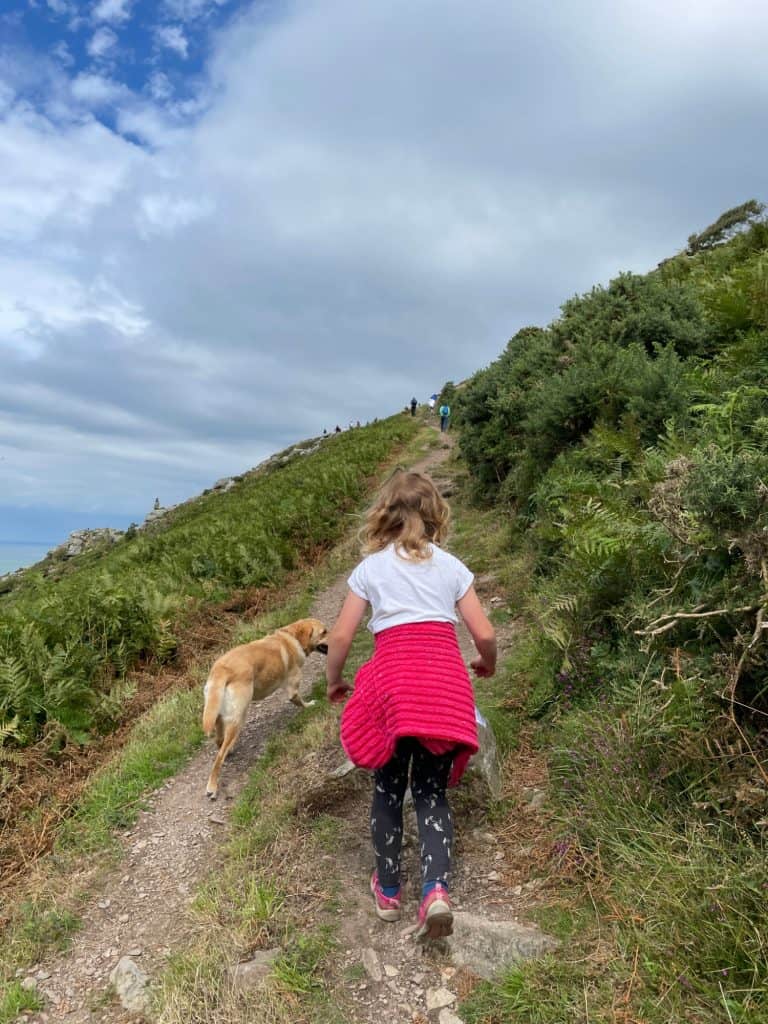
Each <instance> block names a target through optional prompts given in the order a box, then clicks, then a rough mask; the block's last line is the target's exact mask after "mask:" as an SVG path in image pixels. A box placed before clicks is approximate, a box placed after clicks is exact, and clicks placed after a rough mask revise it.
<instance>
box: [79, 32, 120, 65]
mask: <svg viewBox="0 0 768 1024" xmlns="http://www.w3.org/2000/svg"><path fill="white" fill-rule="evenodd" d="M116 43H117V35H116V34H115V33H114V32H113V31H112V29H111V28H97V29H96V31H95V32H94V33H93V35H92V36H91V38H90V40H89V41H88V44H87V46H86V49H87V51H88V53H89V54H90V56H91V57H94V58H96V59H97V60H98V59H99V58H101V57H105V56H106V55H107V54H108V53H110V51H111V50H113V49H114V47H115V45H116Z"/></svg>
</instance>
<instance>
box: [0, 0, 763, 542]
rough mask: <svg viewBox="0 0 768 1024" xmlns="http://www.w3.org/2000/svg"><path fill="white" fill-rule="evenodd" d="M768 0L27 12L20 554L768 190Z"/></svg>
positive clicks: (35, 1)
mask: <svg viewBox="0 0 768 1024" xmlns="http://www.w3.org/2000/svg"><path fill="white" fill-rule="evenodd" d="M766 33H768V5H766V4H764V2H763V0H759V2H758V0H727V2H726V0H697V2H696V3H695V4H693V3H690V2H689V0H685V2H683V0H610V2H608V0H537V2H536V3H535V4H530V3H529V4H521V3H515V2H513V0H473V2H472V3H467V2H466V0H388V2H387V3H386V4H381V3H366V2H361V0H300V2H299V0H297V2H288V0H257V2H243V0H86V2H76V0H0V541H10V540H41V541H50V542H51V543H53V542H56V541H59V540H61V539H63V537H64V536H66V534H67V533H68V532H70V531H71V530H73V529H76V528H80V527H86V526H106V525H111V526H121V525H127V523H128V522H130V521H140V520H141V519H142V518H143V516H144V514H145V513H146V511H147V510H148V509H149V508H150V507H151V504H152V502H153V500H154V499H155V497H159V498H160V500H161V501H162V502H163V503H172V502H176V501H179V500H183V499H184V498H186V497H188V496H190V495H192V494H195V493H198V492H199V491H200V490H201V489H202V488H203V487H206V486H209V485H210V484H211V483H212V482H213V481H215V480H216V479H217V478H219V477H223V476H226V475H229V474H233V473H238V472H242V471H243V470H245V469H247V468H248V467H250V466H253V465H255V464H257V463H258V462H259V461H261V460H262V459H263V458H265V457H266V456H267V455H268V454H270V453H271V452H274V451H276V450H278V449H280V448H282V447H285V446H286V445H287V444H290V443H292V442H294V441H296V440H298V439H301V438H304V437H309V436H312V435H315V434H318V433H321V432H322V430H323V428H327V429H329V430H331V429H333V427H334V426H335V425H336V424H337V423H340V424H341V425H342V426H345V425H346V424H347V423H349V421H350V420H357V419H360V420H362V421H367V420H369V419H372V418H373V417H375V416H385V415H388V414H389V413H391V412H393V411H395V410H396V409H398V408H401V407H402V406H404V405H405V404H406V403H407V402H408V401H409V400H410V398H411V396H412V395H415V396H417V397H418V398H420V399H426V397H427V396H428V395H429V394H431V393H432V392H433V391H435V390H438V389H439V387H440V386H441V385H442V383H443V382H444V381H446V380H454V381H458V380H461V379H463V378H465V377H466V376H468V375H470V374H471V373H472V372H474V371H475V370H476V369H479V368H480V367H482V366H484V365H487V364H488V363H489V362H490V361H491V360H492V359H494V358H495V357H496V356H497V355H498V354H499V353H500V352H501V350H502V349H503V347H504V345H505V343H506V341H507V339H508V338H509V337H510V336H511V335H513V334H514V333H515V332H516V331H517V330H518V329H519V328H520V327H521V326H524V325H527V324H542V325H543V324H546V323H548V322H549V321H551V320H552V319H553V318H554V317H555V316H557V313H558V308H559V306H560V304H561V303H562V302H563V301H565V300H566V299H567V298H569V297H570V296H572V295H574V294H576V293H579V292H582V291H585V290H587V289H589V288H591V287H592V285H594V284H596V283H599V282H602V283H607V281H608V280H609V279H610V278H611V277H613V276H615V275H616V274H617V273H619V272H621V271H623V270H634V271H638V272H644V271H646V270H648V269H650V268H652V267H653V266H655V265H656V264H657V263H658V262H659V261H660V260H661V259H663V258H665V257H667V256H669V255H671V254H672V253H674V252H676V251H678V250H680V249H681V248H682V247H683V246H684V245H685V241H686V239H687V237H688V235H690V234H691V233H692V232H693V231H696V230H699V229H701V228H702V227H704V226H705V225H706V224H708V223H711V222H712V221H713V220H714V219H715V218H716V217H717V216H718V215H719V213H721V212H722V211H723V210H724V209H726V208H728V207H730V206H734V205H736V204H738V203H741V202H743V201H744V200H746V199H748V198H752V197H754V198H757V199H762V200H765V199H768V195H766V178H765V167H766V165H767V164H768V132H766V131H765V111H766V109H768V62H766V61H765V59H764V45H763V44H764V40H765V38H766Z"/></svg>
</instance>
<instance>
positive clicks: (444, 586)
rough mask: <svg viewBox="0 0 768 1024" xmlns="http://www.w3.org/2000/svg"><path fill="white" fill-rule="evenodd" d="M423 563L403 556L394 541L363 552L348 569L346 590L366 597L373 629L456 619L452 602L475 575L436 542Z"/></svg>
mask: <svg viewBox="0 0 768 1024" xmlns="http://www.w3.org/2000/svg"><path fill="white" fill-rule="evenodd" d="M430 550H431V557H430V558H428V559H425V560H424V561H423V562H417V561H415V560H413V559H409V558H403V557H402V555H398V554H396V553H395V546H394V544H390V545H389V546H388V547H386V548H384V550H383V551H377V552H375V554H373V555H368V556H367V557H366V558H364V559H363V560H362V562H361V563H360V564H359V565H358V566H357V567H356V568H355V569H354V570H353V571H352V575H351V576H350V577H349V579H348V580H347V582H348V583H349V589H350V590H351V591H352V592H353V593H354V594H357V596H358V597H362V598H363V600H365V601H368V602H369V603H370V605H371V609H372V612H373V614H372V615H371V621H370V622H369V623H368V629H370V631H371V632H372V633H379V632H380V631H381V630H382V629H389V628H390V627H391V626H402V625H404V624H405V623H406V622H458V621H459V620H458V616H457V615H456V602H457V601H460V600H461V598H462V597H464V595H465V594H466V592H467V591H468V590H469V588H470V587H471V586H472V583H473V581H474V576H473V575H472V573H471V572H470V571H469V569H468V568H467V567H466V565H464V563H463V562H460V561H459V559H458V558H456V557H454V555H449V554H448V552H447V551H443V550H442V549H441V548H439V547H437V545H435V544H431V545H430Z"/></svg>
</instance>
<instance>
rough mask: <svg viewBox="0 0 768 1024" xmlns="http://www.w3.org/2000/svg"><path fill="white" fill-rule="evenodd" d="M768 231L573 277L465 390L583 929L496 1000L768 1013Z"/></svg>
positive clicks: (513, 683)
mask: <svg viewBox="0 0 768 1024" xmlns="http://www.w3.org/2000/svg"><path fill="white" fill-rule="evenodd" d="M767 237H768V228H767V227H766V226H765V225H758V227H757V228H756V229H754V230H753V231H751V232H748V233H747V234H746V235H745V236H743V237H741V238H737V239H736V240H734V241H733V242H732V243H729V244H728V245H725V246H722V247H721V248H719V249H716V250H713V251H712V252H709V253H702V254H700V255H699V256H697V257H696V258H695V259H687V258H684V257H678V258H677V259H676V260H673V261H671V262H670V263H669V264H667V265H666V266H665V267H664V268H662V270H661V271H659V272H656V273H654V274H652V275H647V277H646V278H629V277H624V278H620V279H619V280H618V281H616V282H612V285H611V288H610V289H608V290H600V289H599V290H596V291H595V292H593V293H591V294H590V295H587V296H584V297H582V298H580V299H575V300H572V301H571V302H569V303H568V304H567V305H566V307H565V308H564V316H563V317H562V318H561V320H559V321H558V322H556V323H555V324H554V325H552V326H551V327H550V328H548V329H547V330H546V331H534V330H531V331H527V332H522V333H521V335H520V336H518V337H517V338H516V339H513V341H512V342H511V343H510V346H509V349H508V351H507V353H505V355H504V356H503V357H502V358H501V359H500V360H499V361H498V362H497V364H494V366H492V367H491V368H490V370H489V371H487V372H483V373H480V374H478V376H477V377H476V378H475V380H474V381H473V382H471V383H470V385H469V386H468V389H467V391H466V392H465V395H466V398H464V397H459V399H458V401H457V403H456V404H457V407H458V410H459V415H461V413H462V410H463V411H464V412H465V413H466V417H465V422H468V424H469V426H468V429H467V431H466V433H465V435H464V436H463V437H462V448H463V449H464V451H465V453H466V456H467V463H468V468H469V470H470V472H471V474H472V478H473V489H474V491H475V494H476V495H477V494H482V496H483V498H484V508H485V509H486V511H485V512H484V513H483V515H486V516H487V515H490V516H491V517H492V518H494V519H498V520H499V521H500V522H501V523H504V524H506V527H505V529H501V530H500V531H499V532H498V533H497V536H498V538H499V540H500V543H499V545H498V548H497V553H496V559H497V562H498V564H499V565H500V566H502V567H503V566H506V567H507V570H506V572H507V577H508V578H509V576H510V573H509V571H508V570H509V567H510V566H511V567H512V577H513V579H512V593H513V594H514V595H515V601H516V602H517V603H521V604H522V605H523V606H524V608H525V610H526V612H527V616H526V617H527V623H528V624H527V626H526V628H525V629H524V631H523V632H522V633H521V634H520V635H519V638H518V643H517V651H516V655H515V657H514V659H513V662H512V664H511V666H509V668H508V676H509V686H510V696H511V695H512V694H516V695H518V696H519V694H520V693H521V691H522V694H523V696H524V698H525V700H526V701H527V706H526V707H523V708H521V707H520V706H519V702H514V701H513V702H511V704H512V705H513V706H511V707H510V714H511V716H512V718H513V719H517V723H516V724H513V725H512V726H511V728H512V729H513V730H514V729H516V728H517V729H521V728H523V726H524V724H525V723H528V724H529V726H530V725H533V727H534V728H535V730H536V733H537V735H538V743H539V745H540V746H541V747H542V748H543V749H544V750H545V751H546V753H547V755H548V758H549V761H550V767H551V776H552V779H553V786H552V790H551V793H550V804H551V807H552V810H553V812H554V815H555V818H554V825H553V831H552V837H551V838H552V850H553V854H552V857H551V863H550V874H551V878H552V880H553V881H554V882H555V888H554V889H553V890H551V892H550V895H551V900H552V907H551V910H550V913H549V918H548V920H547V921H546V922H545V923H546V924H548V925H549V926H550V927H555V928H556V929H557V930H559V931H560V933H561V935H562V937H563V938H565V939H566V940H567V944H566V947H565V955H560V956H556V957H551V958H549V959H547V960H545V961H542V962H540V963H537V964H531V965H528V966H526V967H525V968H523V969H521V970H519V971H513V972H511V973H509V974H508V975H507V977H506V978H505V979H503V980H502V981H501V982H500V983H499V984H497V985H487V986H481V987H480V988H478V989H477V990H476V992H475V993H474V994H473V996H472V997H471V999H470V1000H469V1001H468V1003H467V1005H466V1006H465V1008H464V1015H465V1019H467V1020H468V1021H472V1022H474V1024H480V1022H484V1024H491V1022H501V1021H506V1020H510V1019H515V1020H521V1021H528V1022H531V1024H533V1022H535V1024H560V1022H566V1021H567V1022H568V1024H571V1022H596V1021H599V1022H616V1024H625V1022H626V1024H629V1022H632V1021H642V1022H644V1024H673V1022H674V1024H682V1022H685V1024H721V1022H724V1021H729V1022H734V1024H736V1022H738V1024H758V1022H760V1021H763V1020H765V1019H766V1016H767V1015H768V985H767V982H766V979H767V978H768V944H766V941H765V934H764V929H763V928H762V920H763V918H764V901H765V893H766V892H767V891H768V868H767V867H766V856H765V853H766V849H765V840H764V834H765V828H766V809H767V808H768V786H766V779H767V778H768V774H767V773H768V759H767V758H766V745H765V731H764V721H765V714H766V713H767V712H768V706H766V703H765V696H766V691H765V671H766V668H767V667H768V659H767V657H766V652H765V650H764V648H763V646H762V644H761V641H762V638H763V636H764V633H763V632H762V631H761V629H760V625H761V622H762V616H763V613H764V609H765V590H766V578H767V577H766V569H765V565H766V551H765V533H766V525H767V524H766V518H765V508H764V500H763V497H762V495H763V493H764V481H765V480H766V477H767V475H768V474H767V472H766V470H767V468H768V456H767V454H766V445H765V436H766V435H765V433H764V431H763V427H762V425H763V424H764V423H766V422H768V420H766V416H768V389H767V388H766V379H767V378H768V366H766V361H765V353H766V352H767V351H768V330H766V328H768V241H767ZM640 342H642V343H643V344H642V348H641V346H640V344H639V343H640ZM489 494H492V495H493V496H494V497H495V498H496V499H497V503H496V505H495V506H494V507H493V511H491V512H488V511H487V508H488V503H487V499H488V495H489ZM467 537H468V547H467V551H466V554H467V557H468V558H469V560H470V561H471V558H472V554H471V552H472V545H473V543H474V540H473V537H472V533H471V531H467ZM484 547H485V548H487V542H486V543H484ZM486 554H487V551H486ZM491 560H492V559H491ZM515 566H517V567H518V568H517V570H515V568H514V567H515ZM681 611H682V612H685V613H686V614H689V615H691V616H693V617H692V618H685V617H680V616H679V615H678V614H677V613H679V612H681ZM699 613H705V614H706V617H702V618H701V619H697V618H696V616H697V615H698V614H699ZM636 630H639V631H641V632H640V633H639V634H638V633H636V632H635V631H636ZM643 630H645V632H644V633H643V632H642V631H643ZM653 630H657V632H652V631H653Z"/></svg>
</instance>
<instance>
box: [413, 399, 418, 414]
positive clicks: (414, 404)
mask: <svg viewBox="0 0 768 1024" xmlns="http://www.w3.org/2000/svg"><path fill="white" fill-rule="evenodd" d="M418 404H419V403H418V402H417V401H416V399H415V398H412V399H411V416H415V415H416V406H417V405H418Z"/></svg>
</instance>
